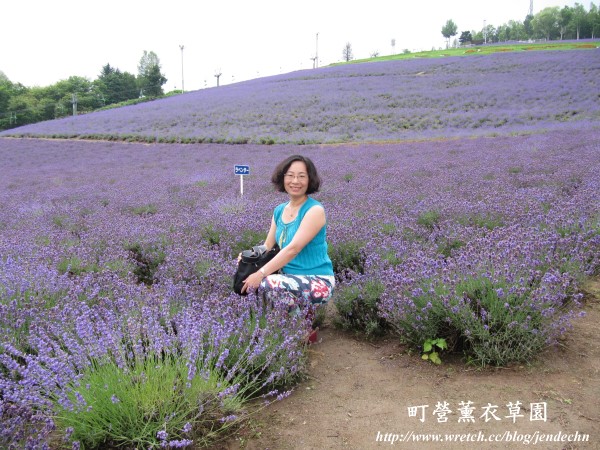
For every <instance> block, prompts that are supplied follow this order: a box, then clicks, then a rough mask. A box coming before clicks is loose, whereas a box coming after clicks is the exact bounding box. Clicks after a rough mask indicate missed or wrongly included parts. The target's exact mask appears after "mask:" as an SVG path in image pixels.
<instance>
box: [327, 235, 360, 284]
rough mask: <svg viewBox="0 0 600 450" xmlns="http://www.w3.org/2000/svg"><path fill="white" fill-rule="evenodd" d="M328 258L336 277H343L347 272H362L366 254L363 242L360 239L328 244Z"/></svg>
mask: <svg viewBox="0 0 600 450" xmlns="http://www.w3.org/2000/svg"><path fill="white" fill-rule="evenodd" d="M328 254H329V258H330V259H331V262H332V264H333V272H334V273H335V275H336V276H337V277H338V278H344V277H346V276H348V275H349V272H351V271H352V272H357V273H361V274H362V273H364V271H365V260H366V254H365V251H364V244H363V243H362V242H360V241H345V242H340V243H338V244H335V245H331V244H330V245H329V248H328Z"/></svg>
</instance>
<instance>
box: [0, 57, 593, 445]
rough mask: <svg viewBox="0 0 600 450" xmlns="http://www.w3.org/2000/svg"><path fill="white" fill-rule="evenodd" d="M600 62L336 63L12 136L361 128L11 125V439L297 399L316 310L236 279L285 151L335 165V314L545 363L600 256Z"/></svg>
mask: <svg viewBox="0 0 600 450" xmlns="http://www.w3.org/2000/svg"><path fill="white" fill-rule="evenodd" d="M596 55H597V54H596V53H593V51H581V52H579V51H573V52H564V53H563V52H555V53H553V54H552V55H550V54H547V53H544V52H540V55H538V54H533V53H532V54H531V55H529V54H528V55H526V56H527V58H529V60H527V59H526V58H525V57H524V56H523V55H521V54H514V55H498V56H494V57H490V59H487V58H482V59H477V58H465V59H456V60H453V61H448V60H443V61H441V62H440V61H410V62H408V63H406V65H403V64H395V63H393V64H389V65H386V64H376V65H375V64H372V65H371V64H365V65H357V66H345V67H342V68H328V69H324V70H322V71H321V70H319V71H313V72H303V73H302V74H290V75H287V76H286V75H282V76H280V77H273V78H268V79H265V80H256V81H253V82H248V83H246V84H240V85H239V86H235V85H234V86H230V87H228V88H227V89H225V88H223V89H221V90H207V91H205V92H196V93H190V94H186V95H184V96H180V97H178V98H170V99H166V100H162V101H157V102H153V103H150V104H146V105H138V106H136V107H130V108H123V109H122V110H114V111H106V112H102V113H97V114H90V115H88V116H80V117H77V118H75V119H66V120H59V121H55V122H47V123H43V124H38V125H32V126H30V127H25V128H23V129H15V130H11V132H12V133H13V134H31V135H47V136H65V135H73V136H76V135H79V136H84V135H86V136H92V135H94V136H96V137H98V136H125V135H127V136H132V135H138V136H144V137H148V136H150V137H155V138H157V139H155V140H160V139H163V138H164V139H170V138H171V137H176V138H177V139H181V138H183V137H199V139H200V140H206V139H205V138H207V137H210V139H213V138H214V139H215V140H221V138H222V140H224V141H234V140H237V137H242V138H243V139H241V140H240V141H245V139H246V138H247V140H248V141H250V142H260V141H261V139H266V138H267V137H269V138H270V139H273V140H274V141H277V142H280V141H281V142H300V141H301V140H304V141H305V142H310V141H313V140H314V141H318V142H329V141H345V140H352V141H357V142H353V143H348V144H338V145H312V144H311V145H303V146H296V145H282V144H275V145H257V144H245V145H224V144H215V143H204V144H198V143H195V144H176V143H169V144H167V143H150V144H144V143H126V142H110V141H82V140H74V139H73V140H44V139H12V138H0V166H1V167H3V168H4V170H3V174H2V177H0V446H1V447H7V448H23V447H27V448H107V447H109V446H118V445H122V446H127V447H128V448H158V447H168V448H177V447H190V446H192V445H193V446H197V447H199V446H202V445H208V444H210V443H211V442H213V441H214V439H216V438H218V437H219V436H223V435H227V434H230V433H234V432H235V429H236V426H237V425H238V424H239V423H240V421H242V420H244V419H245V418H246V417H247V415H248V414H250V413H251V412H252V410H254V409H256V408H258V407H260V405H262V404H264V403H265V402H271V401H275V400H277V399H281V398H282V397H285V396H286V395H287V394H288V392H289V389H291V388H293V385H294V383H295V382H296V381H297V379H298V376H300V375H301V374H302V372H303V371H304V370H305V359H306V355H305V347H304V346H303V339H304V336H305V332H306V326H307V324H306V323H305V322H304V321H303V320H300V318H299V317H290V316H288V315H287V310H286V309H285V308H278V307H277V306H276V307H275V308H264V307H263V305H262V303H261V302H260V301H257V299H256V297H255V296H254V295H250V296H249V297H239V296H237V295H235V294H233V293H232V292H231V275H232V274H233V272H234V270H235V264H236V263H235V257H236V255H237V254H238V253H239V251H240V250H242V249H244V248H247V247H249V246H252V245H255V244H257V243H259V242H260V241H261V240H263V239H264V237H265V236H266V232H267V230H268V225H269V221H270V218H271V214H272V210H273V207H274V206H275V205H276V204H278V203H280V202H282V201H284V200H285V198H284V197H282V195H281V194H279V193H275V192H274V191H273V188H272V186H271V185H270V183H269V177H270V173H271V171H272V169H273V167H274V166H275V164H276V163H277V162H279V161H280V160H281V159H283V158H284V157H286V156H288V155H290V154H292V153H302V154H305V155H307V156H309V157H310V158H311V159H313V160H314V162H315V163H316V165H317V167H318V168H319V170H320V172H321V175H322V178H323V179H324V185H323V188H322V190H321V192H319V193H318V194H316V195H315V197H316V198H318V199H319V200H320V201H321V202H323V204H324V205H325V207H326V210H327V218H328V241H329V246H330V255H331V257H332V260H333V262H334V269H335V271H336V276H337V278H338V287H337V290H336V293H335V295H334V302H335V304H336V306H337V308H338V315H339V321H340V323H341V325H343V326H347V327H349V328H354V329H358V330H361V332H363V333H365V334H367V335H368V334H371V333H375V332H376V331H377V332H379V331H382V332H386V333H393V334H394V335H396V334H397V335H399V336H401V337H402V339H403V340H405V341H406V342H408V343H410V344H411V345H413V346H414V348H416V349H419V348H420V347H421V346H422V344H423V342H424V341H425V340H426V339H433V338H438V337H440V338H441V337H443V338H444V339H446V340H447V342H448V343H449V345H450V346H451V347H452V349H453V351H455V352H458V353H463V354H464V355H465V357H466V361H467V362H469V363H472V364H475V365H479V366H486V365H503V364H507V363H510V362H513V361H524V362H527V361H530V360H533V359H535V358H536V357H537V356H538V355H539V353H540V352H541V351H542V350H543V349H544V348H546V347H547V346H549V345H553V344H554V343H555V342H556V340H557V339H558V338H559V337H560V336H561V335H562V334H564V333H565V332H568V330H569V328H570V325H571V323H572V322H573V321H574V320H577V317H578V316H580V315H581V314H584V309H583V308H582V305H581V293H580V287H581V283H582V282H583V280H585V279H586V277H589V276H594V275H597V274H598V273H599V272H600V196H599V195H598V192H600V157H599V156H600V132H599V128H598V127H597V125H595V124H594V121H595V120H597V119H598V111H599V110H598V97H597V95H598V92H600V90H599V89H598V83H599V82H598V79H599V78H598V69H599V67H600V66H599V65H598V62H599V59H598V57H597V56H596ZM535 58H540V59H539V60H536V59H535ZM536 61H537V62H536ZM528 62H529V64H527V63H528ZM534 62H536V63H535V64H534ZM417 71H418V72H422V71H424V72H425V73H428V74H429V78H427V77H426V76H424V75H416V73H418V72H417ZM415 72H416V73H415ZM567 73H568V74H569V75H567ZM367 74H371V76H368V75H367ZM411 74H412V75H411ZM461 74H463V75H461ZM536 74H537V75H536ZM558 74H561V75H560V76H559V75H558ZM467 75H468V76H467ZM494 76H496V77H500V78H494ZM489 78H494V80H495V81H496V83H493V82H491V81H490V80H489ZM517 78H518V79H521V80H523V82H522V84H520V85H517V86H514V80H515V79H517ZM500 79H503V80H504V82H503V83H505V84H497V83H499V82H500ZM426 80H429V81H426ZM460 80H462V83H461V82H460ZM510 80H512V81H513V84H511V85H509V84H507V83H509V81H510ZM453 82H454V83H456V84H452V83H453ZM408 84H410V87H409V86H407V85H408ZM276 86H280V87H281V88H280V90H278V89H277V88H276ZM284 86H287V88H284ZM291 86H294V87H291ZM299 86H302V89H304V90H302V89H300V88H299ZM333 86H335V89H334V88H333ZM511 86H513V87H511ZM293 92H295V94H293ZM340 92H345V94H344V95H340ZM441 92H447V93H446V94H445V95H444V96H442V95H441ZM384 93H388V94H389V96H390V97H389V98H384V97H383V96H382V94H384ZM220 95H224V96H225V100H224V99H223V98H221V101H219V96H220ZM361 99H363V100H361ZM375 99H380V100H378V101H375ZM491 99H495V100H494V103H493V104H487V103H486V102H491V101H492V100H491ZM259 100H260V101H259ZM392 101H394V102H398V103H399V104H401V105H400V106H398V107H395V108H393V107H390V106H389V105H388V104H387V102H392ZM311 102H312V103H311ZM259 104H260V105H261V106H258V105H259ZM311 104H312V106H310V105H311ZM452 104H454V105H455V107H456V111H455V112H451V111H450V110H451V109H452ZM486 105H487V106H486ZM517 105H518V106H519V107H518V109H517ZM183 111H187V112H186V113H185V114H184V113H183ZM336 111H337V113H336ZM572 112H574V113H572ZM382 114H383V115H384V116H385V115H388V114H389V116H386V117H388V119H386V120H382V121H375V120H373V121H370V120H369V119H368V118H369V117H376V116H377V117H379V116H381V115H382ZM398 114H404V115H405V116H406V117H407V120H413V119H414V120H417V122H418V123H422V124H423V128H416V127H409V128H408V129H406V131H399V129H398V128H397V127H398V126H400V124H401V123H403V122H402V121H399V120H398V117H400V116H398ZM434 114H439V123H438V124H437V125H434V123H435V121H434V120H433V117H434ZM260 115H262V117H260V118H259V116H260ZM480 117H487V119H488V120H486V121H485V122H483V123H482V124H481V126H480V127H474V126H473V125H474V124H475V122H476V121H478V120H479V118H480ZM304 120H306V122H304ZM327 120H330V121H331V123H333V122H335V125H332V126H331V127H328V128H327V129H323V130H319V127H320V126H324V125H325V124H326V123H327ZM208 121H212V123H208ZM417 122H415V123H417ZM301 123H306V125H305V126H301ZM499 123H501V125H500V126H498V127H495V126H494V125H493V124H499ZM291 124H295V125H294V126H296V127H297V128H295V129H289V130H288V129H287V128H286V127H287V125H290V126H291ZM298 127H299V128H298ZM300 129H303V130H300ZM492 132H493V134H494V136H491V135H490V133H492ZM479 134H482V136H477V135H479ZM483 135H485V136H483ZM434 137H435V138H436V139H430V138H434ZM404 139H417V140H416V141H402V140H404ZM369 140H377V141H379V140H397V141H399V142H393V143H387V144H384V143H373V142H371V143H369V142H360V141H369ZM234 164H249V165H250V167H251V175H249V176H247V177H245V184H244V196H243V197H240V193H239V178H238V177H235V176H234V175H233V165H234ZM373 298H374V299H375V301H374V302H369V301H366V300H367V299H373ZM257 399H258V400H259V401H258V402H257V401H256V400H257Z"/></svg>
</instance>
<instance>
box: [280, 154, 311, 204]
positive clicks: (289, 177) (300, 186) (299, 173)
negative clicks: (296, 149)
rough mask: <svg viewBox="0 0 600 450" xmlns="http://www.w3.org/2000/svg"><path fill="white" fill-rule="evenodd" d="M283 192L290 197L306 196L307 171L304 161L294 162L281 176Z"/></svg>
mask: <svg viewBox="0 0 600 450" xmlns="http://www.w3.org/2000/svg"><path fill="white" fill-rule="evenodd" d="M283 185H284V187H285V191H286V192H287V193H288V194H289V195H290V196H292V197H300V196H303V195H306V190H307V189H308V170H307V168H306V164H305V163H304V161H294V162H293V163H292V164H291V165H290V167H289V169H288V170H287V172H286V173H285V174H284V175H283Z"/></svg>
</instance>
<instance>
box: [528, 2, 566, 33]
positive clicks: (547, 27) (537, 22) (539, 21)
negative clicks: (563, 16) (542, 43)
mask: <svg viewBox="0 0 600 450" xmlns="http://www.w3.org/2000/svg"><path fill="white" fill-rule="evenodd" d="M559 20H560V10H559V8H558V6H552V7H548V8H544V9H543V10H541V11H540V12H539V13H537V14H536V15H535V17H534V18H533V20H532V21H531V25H532V27H533V32H534V34H535V36H539V37H543V38H546V39H547V40H551V39H552V38H553V37H558V36H559V35H560V28H559V25H558V22H559Z"/></svg>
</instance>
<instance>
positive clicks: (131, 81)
mask: <svg viewBox="0 0 600 450" xmlns="http://www.w3.org/2000/svg"><path fill="white" fill-rule="evenodd" d="M94 85H95V86H96V87H97V90H98V92H99V95H100V99H101V100H102V103H103V104H107V105H110V104H112V103H119V102H123V101H126V100H131V99H134V98H137V97H138V94H139V90H138V88H137V81H136V79H135V76H134V75H133V74H131V73H128V72H121V71H120V70H119V69H116V68H114V67H111V66H110V64H106V65H105V66H103V67H102V71H101V72H100V75H99V76H98V78H97V79H96V80H95V81H94Z"/></svg>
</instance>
